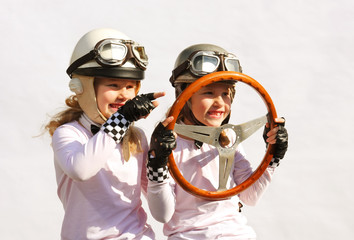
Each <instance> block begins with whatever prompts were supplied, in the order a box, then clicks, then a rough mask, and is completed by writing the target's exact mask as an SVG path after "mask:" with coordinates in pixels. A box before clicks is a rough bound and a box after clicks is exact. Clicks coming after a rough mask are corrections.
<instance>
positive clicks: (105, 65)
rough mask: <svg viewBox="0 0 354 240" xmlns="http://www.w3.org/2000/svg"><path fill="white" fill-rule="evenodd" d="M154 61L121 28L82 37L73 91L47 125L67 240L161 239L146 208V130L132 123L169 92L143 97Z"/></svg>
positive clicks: (74, 58)
mask: <svg viewBox="0 0 354 240" xmlns="http://www.w3.org/2000/svg"><path fill="white" fill-rule="evenodd" d="M147 63H148V58H147V56H146V54H145V50H144V47H143V46H141V45H139V44H138V43H136V42H134V41H132V40H130V39H129V38H128V37H127V36H126V35H124V34H123V33H121V32H119V31H116V30H114V29H106V28H104V29H95V30H92V31H90V32H88V33H87V34H85V35H84V36H83V37H82V38H81V39H80V40H79V41H78V43H77V45H76V47H75V49H74V52H73V55H72V58H71V62H70V66H69V68H68V69H67V73H68V74H69V76H70V77H71V81H70V84H69V86H70V89H71V90H72V91H73V92H74V93H75V95H74V96H71V97H69V98H68V99H66V104H67V106H68V109H67V110H64V111H63V112H60V113H58V114H57V115H56V116H54V117H53V118H52V119H51V121H50V122H49V123H48V125H47V126H46V129H47V130H48V131H49V133H50V135H51V136H52V148H53V151H54V164H55V171H56V178H57V184H58V196H59V198H60V200H61V202H62V204H63V207H64V210H65V215H64V220H63V224H62V230H61V239H63V240H64V239H65V240H77V239H154V238H155V237H154V233H153V231H152V229H151V227H150V226H149V225H148V224H147V223H146V219H147V216H146V213H145V212H144V210H143V208H142V205H141V204H142V202H141V199H140V197H141V190H143V193H144V194H145V193H146V188H147V180H146V173H145V168H146V167H145V160H144V159H145V156H146V154H147V150H148V149H147V141H146V137H145V135H144V133H143V132H142V131H141V130H140V129H138V128H136V127H134V126H132V125H133V122H134V121H136V120H138V119H140V118H141V117H146V116H147V115H148V114H149V113H150V111H151V110H153V109H154V108H155V107H156V106H157V105H158V102H156V101H152V100H154V99H155V98H158V97H161V96H163V95H164V93H162V92H160V93H154V94H152V93H151V94H146V95H144V94H142V95H139V96H136V95H137V93H138V91H139V88H140V81H141V80H143V79H144V71H145V69H146V65H147Z"/></svg>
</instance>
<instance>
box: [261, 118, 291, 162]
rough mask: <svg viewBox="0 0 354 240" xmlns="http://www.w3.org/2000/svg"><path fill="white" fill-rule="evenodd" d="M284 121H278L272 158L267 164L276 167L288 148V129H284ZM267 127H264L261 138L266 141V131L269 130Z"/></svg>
mask: <svg viewBox="0 0 354 240" xmlns="http://www.w3.org/2000/svg"><path fill="white" fill-rule="evenodd" d="M284 125H285V122H284V123H278V128H279V129H278V132H277V136H276V142H275V144H274V146H275V147H274V153H273V159H272V161H271V162H270V164H269V166H271V167H277V166H279V163H280V159H283V158H284V155H285V153H286V151H287V150H288V131H287V130H286V128H285V127H284ZM269 130H270V129H269V128H267V127H264V131H263V139H264V141H265V142H266V140H267V138H268V136H267V133H268V132H269ZM266 145H268V143H267V142H266Z"/></svg>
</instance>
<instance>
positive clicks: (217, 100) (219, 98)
mask: <svg viewBox="0 0 354 240" xmlns="http://www.w3.org/2000/svg"><path fill="white" fill-rule="evenodd" d="M223 103H224V99H223V98H222V96H216V97H215V98H214V105H215V106H222V105H223Z"/></svg>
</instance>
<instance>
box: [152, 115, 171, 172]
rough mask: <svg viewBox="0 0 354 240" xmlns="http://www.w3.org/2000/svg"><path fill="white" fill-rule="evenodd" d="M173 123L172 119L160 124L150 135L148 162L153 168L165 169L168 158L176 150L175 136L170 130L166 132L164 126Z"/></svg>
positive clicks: (169, 118)
mask: <svg viewBox="0 0 354 240" xmlns="http://www.w3.org/2000/svg"><path fill="white" fill-rule="evenodd" d="M172 121H173V117H172V116H171V117H168V118H166V119H165V120H164V121H163V122H162V123H161V122H160V123H159V124H158V125H157V127H156V128H155V130H154V132H153V133H152V135H151V141H150V151H149V162H148V165H149V166H151V167H153V168H161V167H166V166H167V162H168V156H169V155H170V154H171V152H172V150H173V149H175V148H176V136H175V134H174V133H173V131H172V130H166V126H167V125H168V124H169V123H170V122H172Z"/></svg>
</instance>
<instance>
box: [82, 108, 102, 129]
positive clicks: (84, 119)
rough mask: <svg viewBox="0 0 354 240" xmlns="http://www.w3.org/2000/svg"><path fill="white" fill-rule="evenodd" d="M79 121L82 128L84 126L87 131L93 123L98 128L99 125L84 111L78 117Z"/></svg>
mask: <svg viewBox="0 0 354 240" xmlns="http://www.w3.org/2000/svg"><path fill="white" fill-rule="evenodd" d="M79 122H80V124H81V125H82V126H84V128H86V129H87V130H88V131H89V132H91V125H95V126H97V127H98V128H100V127H101V125H100V124H97V123H95V122H94V121H92V120H91V119H90V118H89V117H88V116H87V115H86V113H83V114H82V115H81V117H80V119H79Z"/></svg>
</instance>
